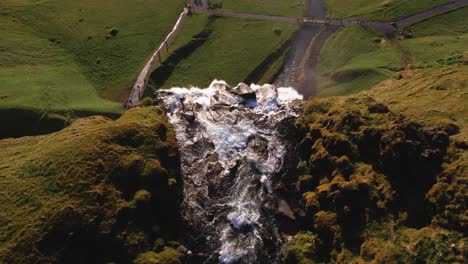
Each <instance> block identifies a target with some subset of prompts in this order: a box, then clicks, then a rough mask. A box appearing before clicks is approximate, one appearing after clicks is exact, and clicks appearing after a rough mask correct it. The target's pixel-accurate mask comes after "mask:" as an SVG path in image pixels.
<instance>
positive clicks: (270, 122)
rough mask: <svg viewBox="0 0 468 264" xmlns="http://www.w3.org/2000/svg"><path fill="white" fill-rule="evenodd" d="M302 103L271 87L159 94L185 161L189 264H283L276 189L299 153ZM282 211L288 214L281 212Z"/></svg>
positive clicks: (280, 204)
mask: <svg viewBox="0 0 468 264" xmlns="http://www.w3.org/2000/svg"><path fill="white" fill-rule="evenodd" d="M298 99H302V96H300V95H299V94H298V93H297V92H296V91H295V90H294V89H292V88H276V87H275V86H273V85H264V86H255V85H252V86H251V87H249V86H247V85H246V84H240V85H238V86H237V87H235V88H229V87H228V86H227V85H226V84H225V83H224V82H222V81H220V82H218V81H214V82H213V83H212V84H211V85H210V87H209V88H206V89H198V88H191V89H185V88H172V89H170V90H165V91H159V92H158V93H157V94H156V101H157V102H158V103H159V104H160V105H163V106H164V107H165V109H166V111H167V113H168V116H169V120H170V122H171V123H172V124H173V126H174V129H175V131H176V135H177V144H178V146H179V151H180V154H181V169H182V173H183V175H182V176H183V184H184V195H183V196H184V199H183V203H182V212H181V214H182V218H183V220H184V226H185V228H184V231H183V233H184V235H185V236H184V240H185V241H183V242H184V245H186V246H187V247H188V248H189V249H190V250H191V251H192V252H193V256H192V260H191V263H226V264H227V263H265V264H267V263H268V264H271V263H278V262H279V254H280V251H281V250H280V247H281V245H282V243H283V239H282V237H281V235H280V234H279V230H278V228H277V224H276V217H277V214H278V213H279V211H281V210H279V207H283V208H284V207H285V206H286V207H287V205H285V203H284V201H282V200H280V199H279V198H278V196H277V194H276V193H275V186H276V185H277V184H278V182H279V178H280V177H281V175H282V174H284V173H285V171H287V170H288V167H287V166H290V165H291V164H294V163H292V162H289V161H288V162H285V159H286V157H288V153H290V152H291V151H292V149H293V145H294V144H293V143H292V142H293V141H294V140H295V137H294V122H295V118H296V116H297V114H298V113H299V111H300V106H299V105H300V103H299V100H298ZM283 211H284V209H283Z"/></svg>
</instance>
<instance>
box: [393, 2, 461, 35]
mask: <svg viewBox="0 0 468 264" xmlns="http://www.w3.org/2000/svg"><path fill="white" fill-rule="evenodd" d="M465 6H468V0H458V1H456V2H453V3H450V4H446V5H441V6H436V7H434V8H432V9H429V10H426V11H423V12H421V13H418V14H414V15H412V16H409V17H407V18H403V19H401V20H400V21H398V22H396V25H397V27H398V28H405V27H408V26H411V25H414V24H416V23H419V22H421V21H423V20H426V19H428V18H430V17H433V16H437V15H440V14H444V13H447V12H450V11H453V10H456V9H459V8H462V7H465ZM460 22H461V23H463V21H460Z"/></svg>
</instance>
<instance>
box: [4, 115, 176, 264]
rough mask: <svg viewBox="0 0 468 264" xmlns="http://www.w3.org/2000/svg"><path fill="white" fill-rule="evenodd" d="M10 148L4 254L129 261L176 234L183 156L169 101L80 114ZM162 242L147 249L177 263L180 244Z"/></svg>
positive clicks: (10, 142)
mask: <svg viewBox="0 0 468 264" xmlns="http://www.w3.org/2000/svg"><path fill="white" fill-rule="evenodd" d="M0 148H1V149H2V151H1V153H0V193H1V194H2V195H0V262H1V263H18V264H19V263H25V264H26V263H109V262H115V263H129V262H131V260H132V259H134V258H135V257H136V256H137V255H138V254H139V253H143V252H146V251H150V250H152V249H153V242H154V241H156V240H157V239H158V238H164V239H173V238H174V236H175V234H176V233H175V228H176V225H177V210H178V209H177V208H178V203H179V193H180V192H179V190H180V189H179V187H180V186H179V185H178V179H179V173H178V169H179V168H178V156H177V149H176V147H175V136H174V133H173V132H172V130H171V126H170V125H169V124H168V123H167V121H166V117H165V113H164V112H163V111H162V110H160V109H159V108H157V107H147V108H140V109H134V110H131V111H129V112H127V113H126V114H125V115H123V116H122V117H121V118H120V119H118V120H117V121H112V120H110V119H107V118H104V117H99V116H96V117H89V118H85V119H80V120H78V121H76V122H75V123H73V124H72V125H71V126H69V127H67V128H66V129H64V130H62V131H60V132H57V133H53V134H50V135H45V136H34V137H23V138H20V139H4V140H0ZM156 245H158V246H157V247H155V248H154V250H155V251H156V252H153V253H150V254H149V256H146V255H143V256H141V257H139V258H140V259H144V258H145V256H146V257H152V258H162V259H168V258H170V259H172V260H173V261H176V262H171V263H177V258H178V257H179V256H180V254H179V253H177V251H175V249H171V248H164V245H165V243H164V242H163V240H160V239H159V240H158V243H157V244H156ZM160 251H163V252H162V253H159V254H157V252H160ZM147 255H148V254H147ZM155 255H156V256H155ZM174 259H175V260H174ZM142 263H149V262H142ZM151 263H152V262H151ZM167 263H169V262H167Z"/></svg>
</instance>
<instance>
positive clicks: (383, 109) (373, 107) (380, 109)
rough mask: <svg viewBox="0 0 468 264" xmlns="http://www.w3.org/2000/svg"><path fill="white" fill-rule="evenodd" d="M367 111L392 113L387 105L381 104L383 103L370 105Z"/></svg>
mask: <svg viewBox="0 0 468 264" xmlns="http://www.w3.org/2000/svg"><path fill="white" fill-rule="evenodd" d="M367 109H368V110H369V112H370V113H379V114H384V113H388V112H389V111H390V110H389V109H388V107H387V106H386V105H384V104H381V103H376V104H372V105H369V106H368V107H367Z"/></svg>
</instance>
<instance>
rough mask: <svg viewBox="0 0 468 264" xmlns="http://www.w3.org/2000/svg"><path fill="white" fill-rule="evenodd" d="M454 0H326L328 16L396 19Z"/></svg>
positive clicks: (383, 19)
mask: <svg viewBox="0 0 468 264" xmlns="http://www.w3.org/2000/svg"><path fill="white" fill-rule="evenodd" d="M450 2H454V0H377V1H376V0H326V3H327V13H328V16H329V17H342V18H345V17H361V18H366V19H372V20H382V21H396V20H399V19H402V18H404V17H407V16H410V15H413V14H416V13H418V12H421V11H424V10H427V9H430V8H432V7H435V6H439V5H443V4H446V3H450Z"/></svg>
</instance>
